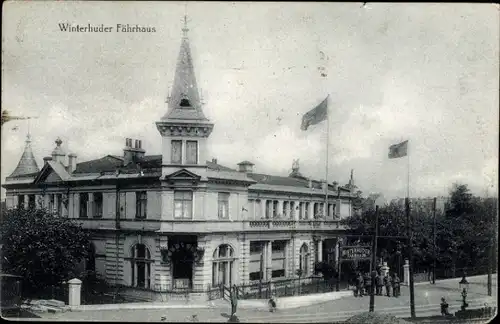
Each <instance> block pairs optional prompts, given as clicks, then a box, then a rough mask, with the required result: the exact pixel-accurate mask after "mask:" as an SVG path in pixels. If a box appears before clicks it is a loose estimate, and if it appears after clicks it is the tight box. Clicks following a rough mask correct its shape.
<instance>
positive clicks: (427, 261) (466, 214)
mask: <svg viewBox="0 0 500 324" xmlns="http://www.w3.org/2000/svg"><path fill="white" fill-rule="evenodd" d="M497 202H498V201H497V199H496V198H489V199H480V198H478V197H475V196H473V195H472V194H471V193H470V191H469V189H468V187H467V185H463V184H455V185H454V186H453V189H452V190H451V191H450V199H449V204H448V205H447V206H446V207H447V208H446V211H445V212H444V213H440V212H437V213H436V233H435V235H436V256H437V260H436V263H437V267H438V268H452V269H454V268H461V267H472V266H479V265H481V266H482V265H485V264H487V262H488V258H489V255H490V254H489V253H490V252H491V251H490V246H495V245H494V244H493V240H492V238H494V237H495V235H496V232H495V231H496V228H497V227H496V217H497ZM410 212H411V215H410V216H411V221H412V224H411V228H412V247H413V260H414V266H415V268H416V269H428V268H430V267H431V266H432V264H433V261H434V244H433V236H434V233H433V227H434V226H433V225H434V224H433V222H434V220H433V217H432V211H431V210H426V209H425V208H424V209H421V208H419V207H415V206H414V207H413V208H412V207H411V208H410ZM341 223H342V224H343V225H345V226H347V227H348V228H350V229H351V232H352V234H354V235H368V236H371V235H373V234H374V231H375V210H374V209H373V208H365V209H364V210H363V212H362V213H360V214H355V215H353V216H351V217H349V218H346V219H343V220H341ZM407 233H408V227H407V222H406V213H405V206H404V205H403V204H398V203H394V202H393V203H391V204H389V205H386V206H383V207H381V208H379V233H378V234H379V236H407ZM361 241H365V242H366V243H368V242H370V241H371V238H370V237H368V238H366V239H364V240H361ZM348 243H349V242H348ZM350 243H352V242H350ZM377 244H378V248H377V257H378V258H381V259H384V261H387V262H388V263H389V266H390V267H391V268H394V267H395V266H397V263H399V266H401V258H403V257H404V258H407V255H408V254H407V253H406V252H407V251H405V250H407V249H406V248H405V247H406V245H407V240H405V239H397V238H383V237H380V238H379V240H378V243H377ZM391 264H392V265H391Z"/></svg>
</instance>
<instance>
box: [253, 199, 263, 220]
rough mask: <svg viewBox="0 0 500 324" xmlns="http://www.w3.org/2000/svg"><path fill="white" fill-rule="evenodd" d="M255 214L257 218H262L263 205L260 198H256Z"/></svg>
mask: <svg viewBox="0 0 500 324" xmlns="http://www.w3.org/2000/svg"><path fill="white" fill-rule="evenodd" d="M254 206H255V207H254V216H255V219H261V218H262V216H263V215H262V205H261V201H260V199H256V200H255V205H254Z"/></svg>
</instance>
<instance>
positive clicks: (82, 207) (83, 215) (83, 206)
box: [51, 192, 89, 218]
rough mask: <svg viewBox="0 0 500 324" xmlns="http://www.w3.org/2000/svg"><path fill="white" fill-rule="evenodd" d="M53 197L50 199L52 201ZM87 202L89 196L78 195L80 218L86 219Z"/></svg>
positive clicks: (84, 194) (86, 194)
mask: <svg viewBox="0 0 500 324" xmlns="http://www.w3.org/2000/svg"><path fill="white" fill-rule="evenodd" d="M53 197H54V196H52V197H51V199H53ZM88 202H89V194H88V193H86V192H85V193H81V194H80V218H87V205H88Z"/></svg>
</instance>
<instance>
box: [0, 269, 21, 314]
mask: <svg viewBox="0 0 500 324" xmlns="http://www.w3.org/2000/svg"><path fill="white" fill-rule="evenodd" d="M0 281H1V290H0V302H1V307H0V308H1V312H2V316H6V315H7V314H8V313H10V312H11V311H14V312H18V311H19V307H20V305H21V299H22V298H21V278H20V277H18V276H13V275H7V274H1V276H0Z"/></svg>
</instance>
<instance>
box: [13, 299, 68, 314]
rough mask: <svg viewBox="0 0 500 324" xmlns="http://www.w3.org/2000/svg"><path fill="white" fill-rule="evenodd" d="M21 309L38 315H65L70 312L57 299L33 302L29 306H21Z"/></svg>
mask: <svg viewBox="0 0 500 324" xmlns="http://www.w3.org/2000/svg"><path fill="white" fill-rule="evenodd" d="M21 308H22V309H26V310H30V311H32V312H37V313H64V312H66V311H67V310H68V306H66V304H65V303H64V302H63V301H60V300H56V299H50V300H43V299H42V300H32V301H31V302H30V303H29V304H23V305H21Z"/></svg>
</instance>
